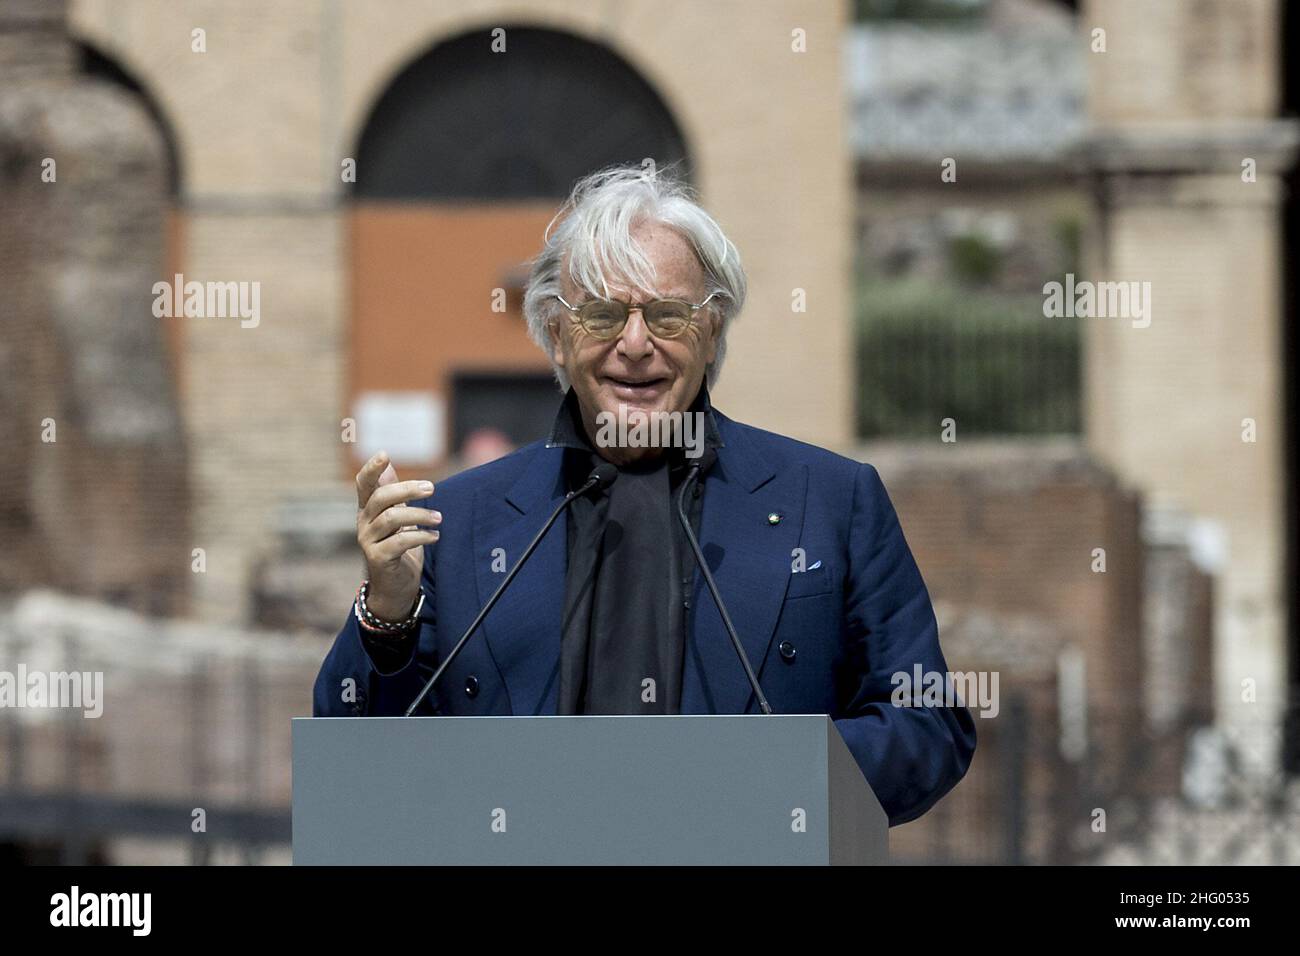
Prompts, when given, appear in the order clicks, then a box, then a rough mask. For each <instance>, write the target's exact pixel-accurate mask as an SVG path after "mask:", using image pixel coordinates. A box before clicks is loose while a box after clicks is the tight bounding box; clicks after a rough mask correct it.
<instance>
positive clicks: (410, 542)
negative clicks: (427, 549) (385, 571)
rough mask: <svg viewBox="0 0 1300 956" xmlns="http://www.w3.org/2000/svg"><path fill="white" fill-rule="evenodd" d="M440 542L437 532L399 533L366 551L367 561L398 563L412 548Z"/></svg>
mask: <svg viewBox="0 0 1300 956" xmlns="http://www.w3.org/2000/svg"><path fill="white" fill-rule="evenodd" d="M437 540H438V532H436V531H399V532H397V534H393V535H389V536H388V537H387V538H384V540H382V541H380V542H379V543H377V544H372V545H370V546H369V547H368V548H366V549H365V555H366V559H367V560H368V561H373V562H375V563H380V562H387V561H396V560H397V559H398V558H400V557H401V556H402V555H403V554H404V553H405V552H407V551H410V550H411V549H412V548H419V547H422V546H424V545H426V544H433V543H434V542H435V541H437Z"/></svg>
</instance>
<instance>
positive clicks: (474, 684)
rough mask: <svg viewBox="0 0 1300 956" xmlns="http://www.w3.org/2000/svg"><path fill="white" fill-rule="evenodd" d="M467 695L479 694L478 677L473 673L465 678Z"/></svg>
mask: <svg viewBox="0 0 1300 956" xmlns="http://www.w3.org/2000/svg"><path fill="white" fill-rule="evenodd" d="M465 696H466V697H477V696H478V678H477V677H475V676H474V675H473V674H470V675H469V676H468V677H466V678H465Z"/></svg>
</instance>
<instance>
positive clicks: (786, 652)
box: [777, 641, 798, 661]
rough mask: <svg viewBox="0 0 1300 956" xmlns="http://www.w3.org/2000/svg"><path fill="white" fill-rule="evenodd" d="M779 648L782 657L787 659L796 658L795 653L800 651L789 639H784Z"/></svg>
mask: <svg viewBox="0 0 1300 956" xmlns="http://www.w3.org/2000/svg"><path fill="white" fill-rule="evenodd" d="M777 650H779V651H780V652H781V657H782V659H783V660H786V661H792V660H794V657H795V654H797V653H798V652H797V651H796V650H795V649H794V645H793V644H791V643H790V642H789V641H782V642H781V646H780V647H778V648H777Z"/></svg>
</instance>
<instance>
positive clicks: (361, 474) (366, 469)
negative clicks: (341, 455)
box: [357, 451, 397, 508]
mask: <svg viewBox="0 0 1300 956" xmlns="http://www.w3.org/2000/svg"><path fill="white" fill-rule="evenodd" d="M389 468H392V464H391V463H390V462H389V460H388V452H385V451H381V452H379V453H378V454H377V455H375V456H374V457H372V458H371V459H370V460H369V461H368V462H366V463H365V464H364V465H362V466H361V470H360V471H358V472H357V507H358V508H364V507H365V506H366V502H367V501H369V500H370V496H371V495H372V494H374V491H375V489H376V488H377V487H379V475H380V473H381V472H384V473H386V472H387V470H388V469H389ZM393 477H394V478H396V477H397V472H396V471H394V472H393Z"/></svg>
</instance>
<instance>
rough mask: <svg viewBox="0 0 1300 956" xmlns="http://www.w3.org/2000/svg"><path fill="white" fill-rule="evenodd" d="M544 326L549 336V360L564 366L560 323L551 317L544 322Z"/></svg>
mask: <svg viewBox="0 0 1300 956" xmlns="http://www.w3.org/2000/svg"><path fill="white" fill-rule="evenodd" d="M546 327H547V330H548V331H549V333H550V336H551V361H552V362H554V363H555V364H556V365H558V366H559V367H560V368H564V345H563V343H562V342H561V341H560V323H559V321H558V320H557V319H554V318H552V319H550V320H549V321H548V322H547V323H546Z"/></svg>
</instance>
